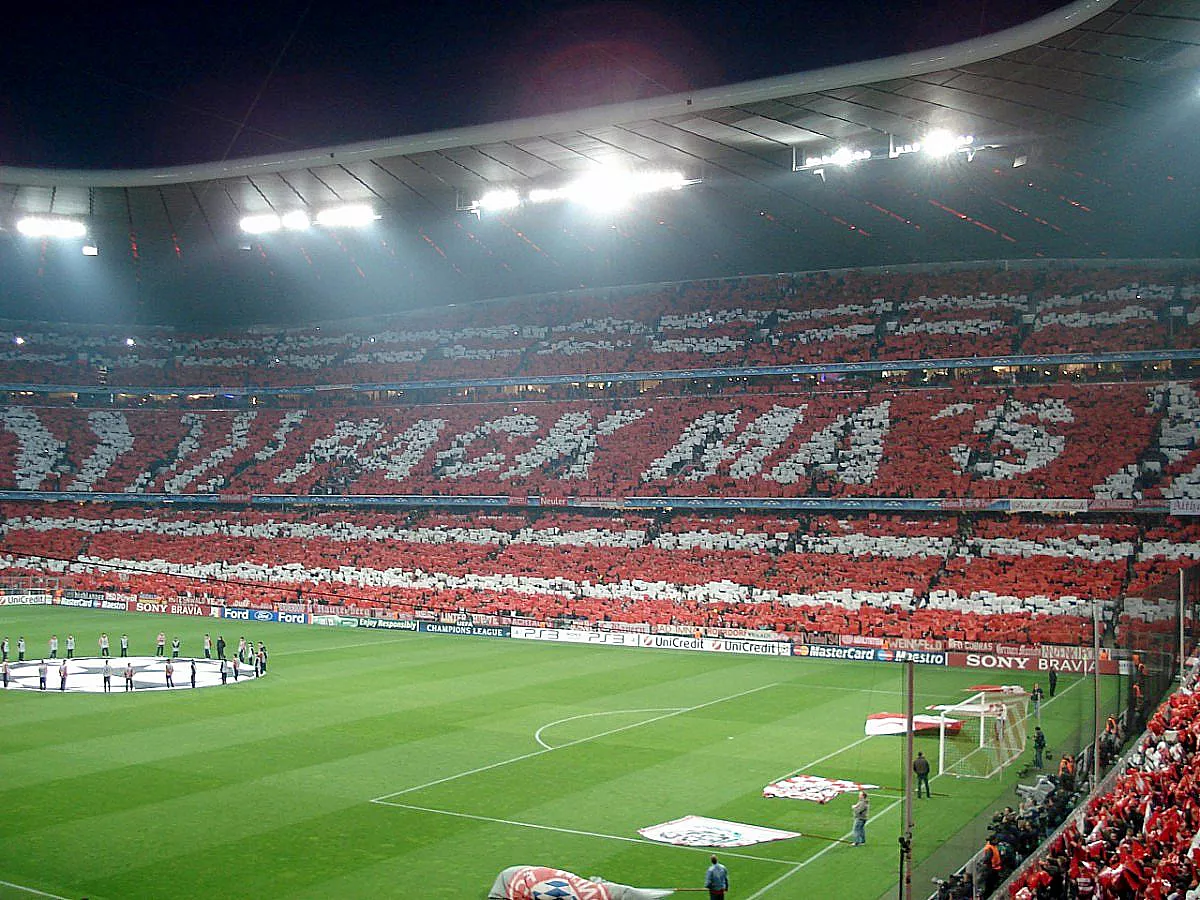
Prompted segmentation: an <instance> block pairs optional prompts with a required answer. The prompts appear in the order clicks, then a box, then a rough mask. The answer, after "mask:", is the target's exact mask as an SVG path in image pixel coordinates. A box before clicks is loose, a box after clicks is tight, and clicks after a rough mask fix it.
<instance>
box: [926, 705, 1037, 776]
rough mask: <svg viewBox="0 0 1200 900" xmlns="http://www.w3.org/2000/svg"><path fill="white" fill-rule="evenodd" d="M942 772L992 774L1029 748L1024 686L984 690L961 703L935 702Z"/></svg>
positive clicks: (939, 761) (950, 773) (956, 774)
mask: <svg viewBox="0 0 1200 900" xmlns="http://www.w3.org/2000/svg"><path fill="white" fill-rule="evenodd" d="M932 709H934V710H937V712H938V714H939V716H940V718H941V722H940V723H939V727H938V772H939V773H941V774H946V775H954V776H956V777H960V778H991V777H992V776H993V775H995V774H996V773H997V772H999V771H1000V770H1002V769H1003V768H1004V767H1005V766H1007V765H1009V764H1010V763H1011V762H1013V761H1014V760H1015V759H1017V758H1018V757H1019V756H1020V755H1021V754H1022V753H1023V752H1024V750H1025V739H1026V722H1027V720H1028V716H1029V695H1028V694H1027V693H1025V691H1024V690H1023V689H1021V688H1007V689H1004V690H1000V691H980V692H979V693H977V694H973V695H972V696H970V697H968V698H967V699H966V700H964V701H962V702H961V703H951V704H946V705H943V706H934V707H932Z"/></svg>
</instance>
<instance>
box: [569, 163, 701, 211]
mask: <svg viewBox="0 0 1200 900" xmlns="http://www.w3.org/2000/svg"><path fill="white" fill-rule="evenodd" d="M694 183H695V182H694V181H688V180H687V179H686V178H684V177H683V174H682V173H680V172H626V171H624V170H622V169H601V170H598V171H595V172H589V173H588V174H587V175H583V176H581V177H580V178H577V179H575V181H573V182H571V183H570V184H569V185H567V186H566V187H565V188H563V191H562V193H563V196H565V197H566V198H567V199H569V200H573V201H575V202H576V203H579V204H581V205H583V206H587V207H590V208H591V209H600V210H607V209H620V208H621V207H623V206H625V205H627V204H628V203H629V201H630V200H632V199H633V198H634V197H637V196H641V195H643V194H652V193H656V192H658V191H669V190H671V191H677V190H679V189H681V188H682V187H683V186H684V185H687V184H694Z"/></svg>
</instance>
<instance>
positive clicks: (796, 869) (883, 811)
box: [746, 678, 1087, 900]
mask: <svg viewBox="0 0 1200 900" xmlns="http://www.w3.org/2000/svg"><path fill="white" fill-rule="evenodd" d="M1086 680H1087V679H1086V678H1080V679H1079V680H1078V681H1076V682H1075V683H1074V684H1071V685H1068V686H1067V687H1066V688H1064V689H1063V691H1062V693H1060V694H1058V695H1057V696H1054V697H1051V698H1050V699H1049V700H1047V701H1046V702H1045V704H1043V705H1045V706H1049V705H1050V704H1051V703H1053V702H1054V701H1055V700H1057V699H1058V698H1059V697H1061V696H1063V694H1065V693H1066V692H1067V691H1069V690H1071V688H1073V687H1076V686H1077V685H1079V684H1082V683H1083V682H1084V681H1086ZM1026 718H1028V716H1027V717H1026ZM942 774H943V773H941V772H939V773H938V774H937V775H934V776H933V777H932V778H930V779H929V780H930V782H934V781H937V780H938V779H939V778H941V777H942ZM903 802H904V798H903V797H901V798H900V799H899V800H893V801H892V802H891V803H889V804H888V805H887V806H885V807H884V808H883V809H881V810H880V811H879V812H877V813H876V814H875V815H873V816H871V818H870V819H868V820H867V824H868V825H869V824H871V823H872V822H874V821H875V820H876V819H880V818H882V817H883V816H886V815H887V814H888V813H890V812H891V811H892V810H893V809H895V808H896V807H897V806H899V805H900V804H901V803H903ZM853 835H854V832H853V831H847V832H846V833H845V834H843V835H842V840H846V839H847V838H849V837H852V836H853ZM836 846H838V845H837V844H829V845H828V846H826V847H822V848H821V849H820V850H818V851H817V852H816V853H814V854H813V855H812V856H810V857H809V858H808V859H805V860H802V861H800V862H798V863H796V865H795V866H793V867H792V868H791V869H790V870H789V871H787V872H784V873H783V874H782V875H780V876H779V877H778V878H776V879H775V880H774V881H772V882H771V883H770V884H768V885H767V886H766V887H764V888H759V889H758V890H757V891H755V892H754V893H753V894H751V895H750V896H749V897H747V898H746V900H758V898H759V897H765V896H766V895H767V892H768V891H770V890H771V889H772V888H774V887H775V886H776V885H778V884H780V883H781V882H784V881H786V880H787V879H789V878H791V877H792V876H793V875H795V874H796V873H797V872H799V871H800V870H801V869H803V868H804V867H805V866H807V865H808V864H809V863H811V862H816V861H817V860H818V859H820V858H821V857H822V856H824V855H825V854H826V853H828V852H829V851H830V850H832V849H833V848H834V847H836Z"/></svg>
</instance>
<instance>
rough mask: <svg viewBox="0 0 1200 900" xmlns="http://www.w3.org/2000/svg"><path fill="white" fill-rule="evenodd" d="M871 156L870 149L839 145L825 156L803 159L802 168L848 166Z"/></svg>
mask: <svg viewBox="0 0 1200 900" xmlns="http://www.w3.org/2000/svg"><path fill="white" fill-rule="evenodd" d="M870 158H871V151H870V150H851V149H850V148H849V147H839V148H838V149H837V150H835V151H834V152H833V153H830V154H827V155H826V156H810V157H808V158H807V159H805V160H804V168H806V169H811V168H815V167H816V166H849V165H852V164H853V163H856V162H862V161H864V160H867V159H870Z"/></svg>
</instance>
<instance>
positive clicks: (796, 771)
mask: <svg viewBox="0 0 1200 900" xmlns="http://www.w3.org/2000/svg"><path fill="white" fill-rule="evenodd" d="M874 736H875V735H873V734H868V735H866V736H865V737H860V738H859V739H858V740H857V741H851V742H850V743H849V744H847V745H846V746H845V747H839V748H838V749H836V750H834V751H832V752H831V753H826V754H825V755H824V756H822V757H821V758H820V759H814V760H813V761H812V762H810V763H806V764H805V765H803V766H801V767H800V768H798V769H792V771H790V772H788V773H787V774H786V775H781V776H780V777H779V778H773V779H771V781H772V782H776V781H783V779H784V778H791V777H792V776H793V775H797V774H799V773H800V772H803V771H804V770H805V769H811V768H812V767H813V766H819V765H820V764H821V763H823V762H825V760H827V759H833V758H834V757H835V756H838V755H840V754H842V753H845V752H846V751H847V750H853V749H854V748H855V747H857V746H858V745H859V744H862V743H864V742H866V741H869V740H870V739H871V738H873V737H874Z"/></svg>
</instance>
